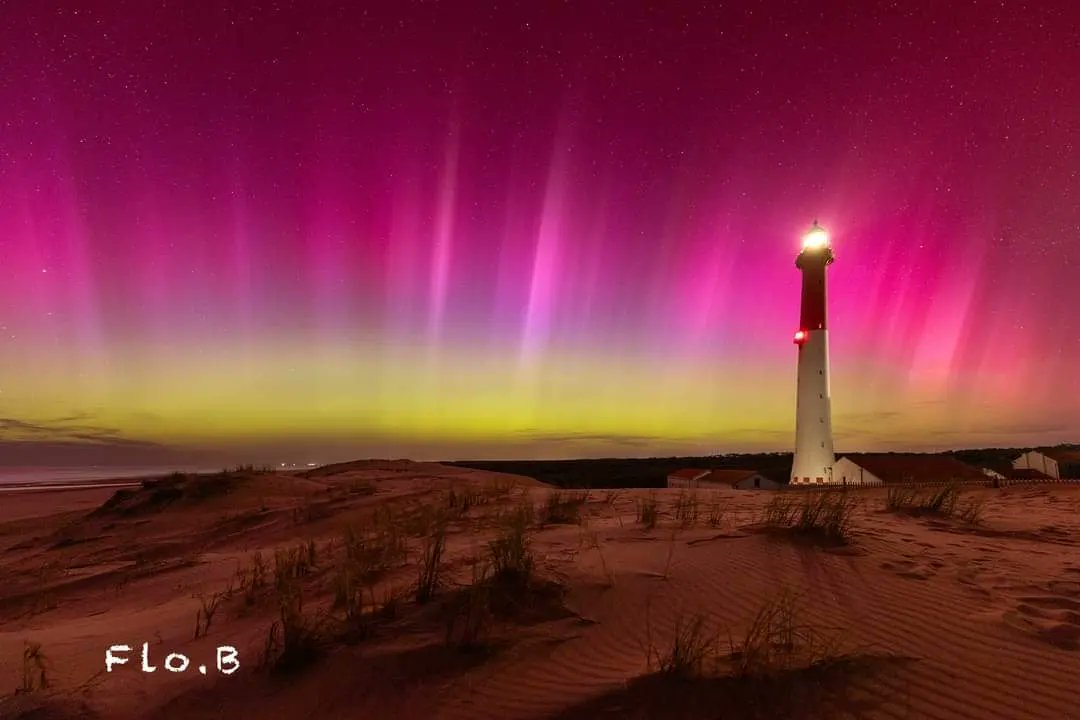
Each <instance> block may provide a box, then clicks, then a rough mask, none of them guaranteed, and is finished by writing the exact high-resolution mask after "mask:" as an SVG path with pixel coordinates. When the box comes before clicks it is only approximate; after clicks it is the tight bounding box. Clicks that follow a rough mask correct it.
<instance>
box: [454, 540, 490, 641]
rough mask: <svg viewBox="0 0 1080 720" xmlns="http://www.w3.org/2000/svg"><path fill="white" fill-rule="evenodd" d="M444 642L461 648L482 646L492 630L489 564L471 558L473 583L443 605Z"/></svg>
mask: <svg viewBox="0 0 1080 720" xmlns="http://www.w3.org/2000/svg"><path fill="white" fill-rule="evenodd" d="M445 610H446V645H447V646H448V647H454V648H457V649H458V650H463V651H475V650H479V649H481V648H483V647H484V646H485V645H486V643H487V639H488V635H489V634H490V629H491V620H492V615H491V578H490V568H489V566H488V565H485V564H481V563H480V562H479V560H476V559H474V560H473V563H472V583H471V584H469V586H468V587H466V588H464V589H463V590H461V591H460V592H458V593H457V594H456V595H455V596H454V597H453V598H451V599H450V600H449V601H448V602H447V604H446V606H445Z"/></svg>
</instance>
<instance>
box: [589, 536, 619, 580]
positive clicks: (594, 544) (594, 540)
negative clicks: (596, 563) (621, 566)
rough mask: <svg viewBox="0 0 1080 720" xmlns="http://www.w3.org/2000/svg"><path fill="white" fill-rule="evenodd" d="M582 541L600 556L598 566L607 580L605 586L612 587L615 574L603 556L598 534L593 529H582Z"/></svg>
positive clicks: (602, 547)
mask: <svg viewBox="0 0 1080 720" xmlns="http://www.w3.org/2000/svg"><path fill="white" fill-rule="evenodd" d="M582 541H583V544H585V546H586V547H587V548H592V549H595V550H596V554H597V555H598V556H599V558H600V568H601V570H603V573H604V578H605V579H606V580H607V586H608V587H613V586H614V585H615V575H614V574H613V573H612V572H611V568H610V567H608V564H607V558H606V557H605V556H604V546H603V543H601V542H600V535H599V534H597V533H596V531H594V530H588V531H583V533H582Z"/></svg>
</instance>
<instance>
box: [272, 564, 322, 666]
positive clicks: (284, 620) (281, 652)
mask: <svg viewBox="0 0 1080 720" xmlns="http://www.w3.org/2000/svg"><path fill="white" fill-rule="evenodd" d="M278 557H284V559H283V560H282V561H281V562H280V563H279V565H278V572H276V573H275V585H274V590H275V592H276V594H277V599H278V620H276V621H275V622H274V623H273V624H272V625H271V626H270V629H269V631H268V633H267V639H266V647H265V654H264V661H265V662H266V663H267V664H271V663H272V664H273V667H274V668H275V669H278V670H296V669H299V668H301V667H303V666H304V665H306V664H308V663H309V662H310V661H311V660H313V659H314V658H315V656H316V655H317V653H318V649H319V645H318V643H319V636H318V632H317V630H316V628H315V626H314V625H313V624H312V623H311V621H310V620H309V619H308V618H306V617H305V616H304V612H303V610H304V592H303V587H302V586H301V584H300V574H299V570H297V569H296V568H297V567H298V566H297V564H296V563H295V562H294V561H293V558H292V557H289V556H280V555H279V556H278Z"/></svg>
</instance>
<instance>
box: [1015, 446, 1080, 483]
mask: <svg viewBox="0 0 1080 720" xmlns="http://www.w3.org/2000/svg"><path fill="white" fill-rule="evenodd" d="M1012 466H1013V469H1015V470H1037V471H1039V472H1041V473H1042V474H1043V475H1046V476H1047V477H1051V478H1054V479H1056V480H1060V479H1061V478H1080V450H1076V449H1072V448H1068V447H1056V448H1043V449H1041V450H1028V451H1027V452H1026V453H1024V454H1023V455H1021V456H1020V457H1018V458H1016V459H1014V460H1013V461H1012Z"/></svg>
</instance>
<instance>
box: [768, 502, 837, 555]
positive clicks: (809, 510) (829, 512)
mask: <svg viewBox="0 0 1080 720" xmlns="http://www.w3.org/2000/svg"><path fill="white" fill-rule="evenodd" d="M856 506H857V503H856V499H855V497H854V495H852V494H849V493H848V492H847V491H846V490H828V491H825V492H821V493H813V494H806V495H804V496H803V499H802V503H801V504H799V503H796V502H795V501H794V500H793V499H791V498H788V497H785V496H784V495H779V494H778V495H776V496H775V497H773V499H772V500H771V501H770V502H769V504H768V505H767V506H766V507H765V518H764V521H765V525H766V526H768V527H771V528H776V529H782V530H792V531H794V532H797V533H800V534H803V535H808V536H812V537H815V538H817V539H820V540H824V541H826V542H830V543H836V544H840V545H843V544H846V543H847V542H848V541H849V540H850V535H851V518H852V515H853V514H854V512H855V508H856Z"/></svg>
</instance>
